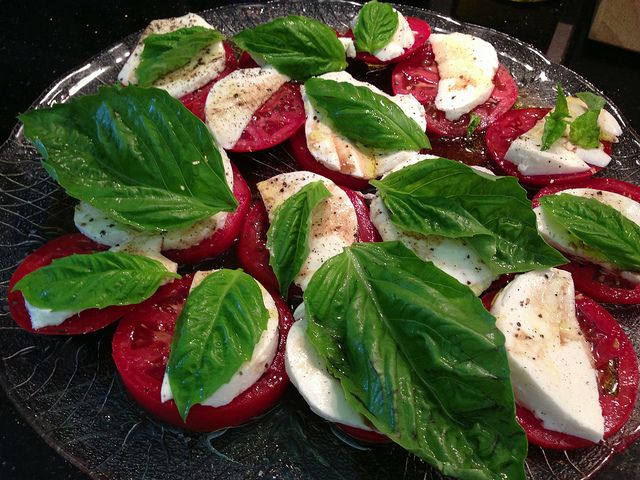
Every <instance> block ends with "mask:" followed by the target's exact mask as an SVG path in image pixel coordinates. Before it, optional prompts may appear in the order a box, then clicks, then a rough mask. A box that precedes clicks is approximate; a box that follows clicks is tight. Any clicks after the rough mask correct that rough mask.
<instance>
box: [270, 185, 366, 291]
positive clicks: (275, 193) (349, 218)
mask: <svg viewBox="0 0 640 480" xmlns="http://www.w3.org/2000/svg"><path fill="white" fill-rule="evenodd" d="M316 181H321V182H323V183H324V184H325V186H326V187H327V189H328V190H329V192H330V193H331V196H330V197H329V198H327V199H325V200H323V201H322V202H320V203H319V204H318V205H317V206H316V207H315V208H314V209H313V213H312V215H311V230H310V232H309V255H308V256H307V258H306V260H305V261H304V263H303V265H302V268H301V269H300V273H298V275H297V276H296V278H295V279H294V280H293V283H295V284H296V285H298V286H299V287H300V288H301V289H302V290H304V289H306V288H307V285H308V283H309V281H310V280H311V277H312V276H313V274H314V273H315V272H316V270H318V269H319V268H320V267H321V266H322V264H323V263H324V262H326V261H327V260H329V259H330V258H331V257H333V256H335V255H338V254H339V253H341V252H342V249H343V248H344V247H347V246H349V245H351V244H352V243H354V242H355V241H356V240H357V236H358V219H357V217H356V211H355V209H354V207H353V203H351V200H349V197H348V196H347V194H346V193H345V192H344V190H342V189H341V188H340V187H338V186H337V185H336V184H335V183H333V182H332V181H331V180H328V179H326V178H324V177H322V176H320V175H317V174H315V173H311V172H291V173H283V174H281V175H277V176H275V177H272V178H270V179H268V180H265V181H263V182H260V183H258V185H257V187H258V191H259V192H260V196H261V197H262V201H263V202H264V205H265V207H266V210H267V213H268V214H269V220H273V215H274V211H275V209H276V208H277V207H279V206H280V205H281V204H282V203H284V201H285V200H286V199H287V198H289V197H290V196H291V195H293V194H295V193H296V192H298V191H299V190H300V189H301V188H302V187H304V186H305V185H307V184H309V183H311V182H316Z"/></svg>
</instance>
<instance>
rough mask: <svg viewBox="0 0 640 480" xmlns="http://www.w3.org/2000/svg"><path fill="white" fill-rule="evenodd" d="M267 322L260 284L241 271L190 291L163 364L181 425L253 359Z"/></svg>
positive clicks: (207, 280)
mask: <svg viewBox="0 0 640 480" xmlns="http://www.w3.org/2000/svg"><path fill="white" fill-rule="evenodd" d="M268 319H269V311H268V310H267V309H266V307H265V306H264V300H263V297H262V290H261V289H260V287H259V285H258V282H256V281H255V280H254V279H253V278H252V277H250V276H249V275H247V274H246V273H244V272H243V271H242V270H226V269H225V270H218V271H217V272H214V273H212V274H210V275H208V276H207V277H205V278H204V280H202V283H200V285H198V286H197V287H195V288H194V289H193V290H191V292H190V293H189V297H187V301H186V303H185V305H184V307H183V309H182V312H181V313H180V316H179V317H178V320H177V321H176V327H175V331H174V334H173V341H172V343H171V353H170V355H169V361H168V363H167V375H168V376H169V384H170V385H171V392H172V394H173V399H174V401H175V402H176V405H177V407H178V411H179V412H180V416H181V417H182V419H183V420H185V419H186V418H187V415H188V414H189V410H190V409H191V407H192V406H193V405H195V404H197V403H201V402H203V401H204V400H206V399H207V398H208V397H209V396H211V395H212V394H213V393H215V392H216V390H218V388H220V387H221V386H222V385H224V384H225V383H227V382H228V381H229V380H230V379H231V377H233V375H234V374H235V373H236V371H237V370H238V369H239V368H240V366H241V365H242V364H243V363H245V362H247V361H249V360H250V359H251V357H252V355H253V350H254V349H255V346H256V344H257V343H258V341H259V340H260V337H261V336H262V332H264V331H265V330H266V328H267V321H268Z"/></svg>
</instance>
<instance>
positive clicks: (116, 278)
mask: <svg viewBox="0 0 640 480" xmlns="http://www.w3.org/2000/svg"><path fill="white" fill-rule="evenodd" d="M172 278H180V275H178V274H175V273H172V272H169V271H168V270H167V269H166V268H165V267H164V266H163V265H162V263H160V262H159V261H157V260H153V259H151V258H147V257H143V256H140V255H132V254H130V253H125V252H99V253H93V254H77V255H70V256H68V257H63V258H58V259H56V260H54V261H53V262H52V263H50V264H49V265H47V266H44V267H42V268H39V269H37V270H34V271H33V272H31V273H29V274H28V275H25V276H24V277H22V278H21V279H20V281H19V282H18V283H16V284H15V285H14V287H13V290H19V291H21V292H22V295H24V298H25V299H26V300H27V302H29V304H31V305H33V306H34V307H37V308H42V309H47V310H51V311H53V312H60V311H65V310H71V311H81V310H87V309H89V308H104V307H109V306H112V305H132V304H136V303H140V302H142V301H143V300H146V299H147V298H149V297H150V296H151V295H153V294H154V292H155V291H156V290H157V289H158V287H159V286H160V285H161V284H162V283H163V282H164V281H166V280H169V279H172Z"/></svg>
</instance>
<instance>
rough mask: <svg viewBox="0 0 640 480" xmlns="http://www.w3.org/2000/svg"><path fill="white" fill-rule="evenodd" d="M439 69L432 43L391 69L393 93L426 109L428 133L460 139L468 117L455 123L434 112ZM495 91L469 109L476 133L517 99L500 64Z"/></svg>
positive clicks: (439, 112) (494, 79)
mask: <svg viewBox="0 0 640 480" xmlns="http://www.w3.org/2000/svg"><path fill="white" fill-rule="evenodd" d="M439 81H440V75H439V74H438V66H437V64H436V62H435V55H434V54H433V51H432V50H431V44H430V43H427V44H426V45H425V46H424V47H423V48H422V49H421V50H420V51H419V52H417V53H416V54H415V55H413V56H412V57H411V58H408V59H407V60H406V61H404V62H402V63H399V64H398V65H396V66H395V68H394V69H393V73H392V75H391V86H392V88H393V93H394V94H395V95H398V94H411V95H413V96H414V97H416V99H417V100H418V101H419V102H420V103H421V104H422V105H424V107H425V112H426V115H427V130H428V131H429V132H433V133H435V134H436V135H441V136H445V137H462V136H465V135H466V133H467V125H469V114H465V115H463V116H462V117H460V118H459V119H458V120H456V121H451V120H447V119H446V117H445V114H444V112H442V111H440V110H438V109H436V107H435V103H434V102H435V100H436V95H437V94H438V82H439ZM493 84H494V89H493V92H491V96H490V97H489V99H488V100H487V101H486V102H485V103H483V104H482V105H478V106H477V107H476V108H474V109H473V110H472V112H473V113H475V114H476V115H479V116H480V124H479V125H478V128H477V129H476V131H478V132H481V131H483V130H484V129H486V128H487V127H488V126H489V125H491V124H492V123H494V122H495V121H496V120H497V119H498V118H500V117H501V116H502V115H504V114H505V113H506V112H507V111H508V110H509V109H510V108H511V107H512V106H513V104H514V103H515V102H516V100H517V99H518V87H517V85H516V82H515V81H514V80H513V77H512V76H511V74H510V73H509V70H507V68H506V67H505V66H504V65H500V66H499V67H498V70H497V71H496V75H495V76H494V77H493Z"/></svg>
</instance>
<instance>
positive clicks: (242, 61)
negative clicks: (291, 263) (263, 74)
mask: <svg viewBox="0 0 640 480" xmlns="http://www.w3.org/2000/svg"><path fill="white" fill-rule="evenodd" d="M238 66H239V67H240V68H254V67H259V66H260V65H258V64H257V63H256V61H255V60H254V59H253V57H252V56H251V55H250V54H249V52H242V53H241V54H240V58H238Z"/></svg>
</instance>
